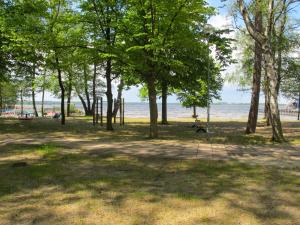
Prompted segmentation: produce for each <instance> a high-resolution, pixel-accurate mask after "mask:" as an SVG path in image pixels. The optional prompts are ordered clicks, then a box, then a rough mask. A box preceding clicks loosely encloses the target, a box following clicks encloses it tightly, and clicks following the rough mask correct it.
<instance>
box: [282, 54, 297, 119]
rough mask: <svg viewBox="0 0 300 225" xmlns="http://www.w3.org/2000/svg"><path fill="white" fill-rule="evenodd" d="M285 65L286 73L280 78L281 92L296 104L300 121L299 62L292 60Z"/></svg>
mask: <svg viewBox="0 0 300 225" xmlns="http://www.w3.org/2000/svg"><path fill="white" fill-rule="evenodd" d="M285 64H286V65H284V67H285V71H286V73H285V74H284V76H283V77H282V81H283V82H282V85H281V92H282V94H283V95H284V96H285V97H287V98H292V99H295V100H296V101H297V102H298V104H297V105H298V120H300V106H299V103H300V60H299V58H298V59H295V58H292V59H289V60H287V62H286V63H285Z"/></svg>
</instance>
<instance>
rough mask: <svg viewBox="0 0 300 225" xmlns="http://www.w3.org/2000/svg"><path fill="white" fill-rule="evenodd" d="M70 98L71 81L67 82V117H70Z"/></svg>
mask: <svg viewBox="0 0 300 225" xmlns="http://www.w3.org/2000/svg"><path fill="white" fill-rule="evenodd" d="M71 98H72V80H70V81H69V85H68V100H67V117H70V116H71V112H70V111H71Z"/></svg>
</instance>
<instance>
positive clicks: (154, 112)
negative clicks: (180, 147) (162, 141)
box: [147, 75, 158, 138]
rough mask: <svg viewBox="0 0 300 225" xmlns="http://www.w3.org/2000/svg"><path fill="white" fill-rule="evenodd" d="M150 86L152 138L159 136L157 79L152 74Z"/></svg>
mask: <svg viewBox="0 0 300 225" xmlns="http://www.w3.org/2000/svg"><path fill="white" fill-rule="evenodd" d="M147 86H148V97H149V108H150V134H149V136H150V138H157V137H158V126H157V118H158V113H157V103H156V89H155V79H154V76H153V75H151V76H150V77H149V78H148V81H147Z"/></svg>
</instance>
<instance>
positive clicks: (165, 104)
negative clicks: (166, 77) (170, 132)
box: [161, 81, 168, 125]
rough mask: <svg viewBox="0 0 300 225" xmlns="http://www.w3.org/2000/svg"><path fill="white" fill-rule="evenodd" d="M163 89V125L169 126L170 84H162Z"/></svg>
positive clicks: (164, 82)
mask: <svg viewBox="0 0 300 225" xmlns="http://www.w3.org/2000/svg"><path fill="white" fill-rule="evenodd" d="M161 85H162V88H161V100H162V105H161V107H162V108H161V124H165V125H167V124H168V114H167V113H168V102H167V100H168V83H167V82H166V81H163V82H162V84H161Z"/></svg>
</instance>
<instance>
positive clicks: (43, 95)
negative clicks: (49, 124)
mask: <svg viewBox="0 0 300 225" xmlns="http://www.w3.org/2000/svg"><path fill="white" fill-rule="evenodd" d="M45 86H46V71H45V72H44V74H43V86H42V106H41V113H42V117H44V115H45V110H44V102H45Z"/></svg>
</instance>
